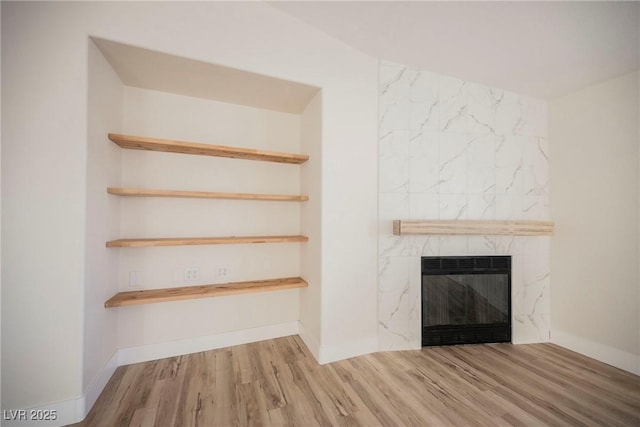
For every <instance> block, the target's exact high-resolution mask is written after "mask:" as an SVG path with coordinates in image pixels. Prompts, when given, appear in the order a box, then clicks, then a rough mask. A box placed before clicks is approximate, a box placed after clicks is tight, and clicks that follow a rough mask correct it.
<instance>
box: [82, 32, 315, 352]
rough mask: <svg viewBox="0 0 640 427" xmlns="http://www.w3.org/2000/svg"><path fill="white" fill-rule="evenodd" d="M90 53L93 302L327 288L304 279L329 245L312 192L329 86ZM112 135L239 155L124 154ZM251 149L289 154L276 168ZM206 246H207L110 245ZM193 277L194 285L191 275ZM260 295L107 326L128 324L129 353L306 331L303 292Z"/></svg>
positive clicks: (99, 49)
mask: <svg viewBox="0 0 640 427" xmlns="http://www.w3.org/2000/svg"><path fill="white" fill-rule="evenodd" d="M89 44H90V46H89V51H90V55H89V62H90V64H89V108H88V110H89V111H88V117H89V118H88V146H87V147H88V152H87V171H88V172H87V173H88V183H89V185H88V186H87V207H88V211H87V230H88V233H87V234H88V240H89V243H88V249H87V266H88V271H89V274H88V275H87V281H88V283H87V293H88V295H87V296H86V299H87V301H88V302H87V303H89V300H91V301H90V303H91V304H96V303H98V302H99V303H100V304H104V303H105V301H107V300H108V299H109V298H111V297H113V296H114V295H115V294H120V293H122V292H132V291H145V290H149V291H151V290H157V289H167V288H171V289H174V290H175V289H176V288H181V287H184V288H185V289H188V288H194V287H197V286H199V285H209V286H210V285H214V286H215V285H223V284H227V283H248V282H252V281H254V282H256V283H257V282H260V281H264V280H278V279H280V278H292V277H302V278H304V279H305V280H301V281H300V283H301V284H303V285H305V286H306V283H307V282H309V286H320V284H319V283H317V282H315V281H314V280H312V279H308V278H307V277H306V276H308V275H307V274H306V273H307V270H308V269H309V268H311V267H310V266H312V262H313V261H312V260H311V259H307V258H308V257H309V255H308V254H309V253H312V252H314V251H315V249H313V250H309V249H308V248H307V247H306V246H307V245H313V248H315V247H319V245H320V242H318V241H314V239H307V238H306V234H307V231H308V230H307V228H308V227H310V226H311V225H312V224H314V219H313V218H319V212H320V207H321V197H320V196H321V194H320V192H319V186H317V185H315V184H314V180H318V181H319V168H318V167H316V166H314V163H315V162H318V163H319V162H320V159H319V156H316V155H315V154H316V153H319V152H320V149H319V147H318V146H316V145H315V144H320V143H321V138H320V136H319V135H318V134H317V132H318V131H319V129H320V125H319V124H320V123H321V116H320V114H321V113H320V111H321V108H320V103H321V93H320V89H319V88H318V87H315V86H311V85H306V84H303V83H298V82H293V81H289V80H283V79H279V78H276V77H272V76H265V75H261V74H257V73H253V72H250V71H247V70H241V69H237V68H232V67H229V66H226V65H220V64H213V63H208V62H202V61H198V60H195V59H190V58H184V57H179V56H175V55H170V54H168V53H163V52H157V51H151V50H148V49H142V48H139V47H135V46H131V45H126V44H122V43H117V42H113V41H109V40H104V39H97V38H92V39H91V40H90V42H89ZM110 133H112V134H123V135H134V136H140V137H143V138H151V139H154V140H177V141H190V143H193V144H200V145H199V146H204V145H207V146H209V147H211V146H216V147H220V146H222V147H223V148H225V147H226V148H231V149H233V150H235V151H236V153H240V155H239V156H237V155H232V156H226V157H212V156H211V155H192V154H207V153H189V152H181V154H177V152H176V151H175V150H164V151H169V152H158V151H153V149H151V151H150V149H149V148H148V147H146V148H145V149H144V150H131V149H122V148H120V147H118V146H117V145H116V144H115V143H114V142H112V141H110V140H109V137H108V135H109V134H110ZM124 148H136V147H124ZM196 148H197V147H196ZM160 151H163V150H160ZM251 152H258V153H265V152H266V153H272V152H278V153H285V154H286V156H289V155H291V156H290V157H286V156H285V157H284V160H277V159H276V160H275V161H271V160H273V159H269V158H260V156H258V158H256V157H251V156H248V153H251ZM185 153H186V154H185ZM309 154H310V155H309ZM214 155H221V154H219V153H218V154H214ZM306 155H309V156H308V157H309V160H306V158H305V157H306ZM230 157H231V158H230ZM233 157H235V158H233ZM300 159H301V161H298V160H300ZM256 160H267V161H256ZM282 162H284V163H282ZM302 162H303V163H302ZM296 163H302V164H296ZM108 188H109V190H108ZM125 196H127V197H125ZM283 202H286V203H283ZM212 236H216V237H212ZM218 236H223V237H224V238H221V237H218ZM242 236H262V238H261V239H260V242H258V241H257V240H256V239H253V240H251V239H243V238H242ZM271 236H276V237H279V236H280V237H281V236H294V237H296V239H274V238H271ZM184 237H188V239H183V238H184ZM203 237H206V238H207V239H205V240H206V244H203V245H202V244H200V243H198V245H193V244H192V243H186V244H187V245H188V246H173V245H172V246H169V247H166V246H165V245H160V246H161V247H157V246H154V245H142V247H140V246H139V245H117V244H116V245H114V244H108V245H105V243H106V242H111V243H112V242H122V241H125V242H127V241H130V240H133V241H141V242H148V241H159V242H166V241H170V242H172V243H173V242H176V241H178V242H182V241H185V242H201V241H202V238H203ZM307 240H309V241H307ZM211 242H213V243H215V244H211ZM238 242H240V243H242V244H237V243H238ZM262 242H267V243H268V244H261V243H262ZM220 243H222V244H220ZM106 246H109V247H106ZM122 246H124V247H122ZM194 268H196V269H197V271H198V273H197V275H195V277H193V276H188V275H186V274H185V272H186V271H187V270H192V269H194ZM221 272H222V273H221ZM98 276H100V278H98ZM96 282H100V283H96ZM262 288H264V287H261V286H254V287H251V289H250V290H248V291H247V290H243V291H242V292H228V293H224V292H218V293H216V292H209V291H208V293H207V295H209V294H210V295H211V296H215V295H225V296H223V297H221V298H201V295H200V296H199V297H197V299H193V300H182V298H180V299H181V301H178V302H171V300H167V301H169V302H163V303H161V304H155V305H154V306H153V307H151V306H147V305H136V306H133V307H123V308H117V309H108V310H106V311H107V312H108V313H107V312H105V313H104V316H110V317H111V321H115V322H117V324H118V327H117V346H118V347H119V348H127V347H136V346H141V345H149V344H155V343H160V342H167V341H173V340H182V339H187V338H192V337H202V336H210V335H215V334H220V333H225V332H231V331H238V330H243V329H252V328H259V327H268V326H271V325H278V324H286V323H291V322H297V321H298V320H299V316H300V308H299V307H300V300H301V298H305V297H306V294H303V293H304V292H305V291H306V289H299V288H300V286H288V287H283V288H282V290H277V287H270V289H269V290H270V291H271V290H274V289H276V292H268V293H265V294H262V293H260V294H254V292H260V291H261V289H262ZM207 290H211V288H210V287H209V288H207ZM247 292H249V293H247ZM236 294H240V295H236ZM276 307H277V309H274V308H276Z"/></svg>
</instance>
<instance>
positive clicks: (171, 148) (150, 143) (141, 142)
mask: <svg viewBox="0 0 640 427" xmlns="http://www.w3.org/2000/svg"><path fill="white" fill-rule="evenodd" d="M109 139H110V140H111V141H113V142H115V143H116V144H118V145H119V146H120V147H122V148H129V149H134V150H151V151H164V152H168V153H182V154H197V155H202V156H217V157H232V158H234V159H246V160H262V161H267V162H279V163H294V164H300V163H304V162H306V161H307V160H309V156H307V155H304V154H293V153H279V152H275V151H262V150H254V149H251V148H237V147H229V146H225V145H211V144H202V143H199V142H187V141H174V140H169V139H158V138H148V137H144V136H132V135H121V134H117V133H110V134H109Z"/></svg>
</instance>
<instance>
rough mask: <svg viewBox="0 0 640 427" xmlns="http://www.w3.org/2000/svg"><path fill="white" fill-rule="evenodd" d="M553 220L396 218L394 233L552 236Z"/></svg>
mask: <svg viewBox="0 0 640 427" xmlns="http://www.w3.org/2000/svg"><path fill="white" fill-rule="evenodd" d="M553 230H554V223H553V221H531V220H521V221H508V220H505V221H502V220H493V221H489V220H487V221H459V220H395V221H393V234H395V235H405V234H436V235H513V236H551V235H553Z"/></svg>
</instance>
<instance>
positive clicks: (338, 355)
mask: <svg viewBox="0 0 640 427" xmlns="http://www.w3.org/2000/svg"><path fill="white" fill-rule="evenodd" d="M378 350H379V342H378V334H375V335H371V336H369V337H364V338H361V339H357V340H352V341H349V342H346V343H340V344H334V345H325V346H320V349H319V357H318V358H317V360H318V363H320V364H321V365H324V364H327V363H331V362H337V361H339V360H345V359H350V358H352V357H357V356H363V355H365V354H370V353H376V352H378Z"/></svg>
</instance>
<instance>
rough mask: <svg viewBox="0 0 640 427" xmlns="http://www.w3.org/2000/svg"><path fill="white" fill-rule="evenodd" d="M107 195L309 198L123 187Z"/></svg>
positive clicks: (242, 198) (279, 199)
mask: <svg viewBox="0 0 640 427" xmlns="http://www.w3.org/2000/svg"><path fill="white" fill-rule="evenodd" d="M107 193H109V194H115V195H118V196H130V197H179V198H195V199H234V200H264V201H274V202H306V201H307V200H309V196H305V195H295V194H253V193H218V192H211V191H184V190H160V189H150V188H123V187H108V188H107Z"/></svg>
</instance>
